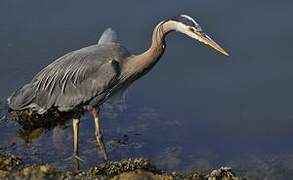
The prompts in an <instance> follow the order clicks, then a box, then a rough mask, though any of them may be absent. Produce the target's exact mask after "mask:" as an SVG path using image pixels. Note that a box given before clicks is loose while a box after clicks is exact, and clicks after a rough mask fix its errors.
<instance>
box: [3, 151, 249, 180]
mask: <svg viewBox="0 0 293 180" xmlns="http://www.w3.org/2000/svg"><path fill="white" fill-rule="evenodd" d="M0 178H1V179H32V180H39V179H113V180H118V179H119V180H132V179H133V180H141V179H142V180H144V179H153V180H161V179H162V180H165V179H166V180H169V179H170V180H172V179H192V180H244V179H246V178H241V177H237V176H236V175H235V174H234V173H233V171H232V169H231V168H228V167H221V168H220V169H217V170H213V171H212V172H211V173H209V174H202V173H199V172H193V173H190V174H187V175H183V174H180V173H177V172H164V171H163V170H160V169H158V168H156V167H155V166H153V165H152V164H151V163H150V161H149V160H146V159H128V160H123V161H108V162H105V163H100V164H97V165H96V166H94V167H91V168H90V169H88V170H85V171H76V172H73V171H61V170H58V169H57V168H56V167H54V166H52V165H50V164H34V165H29V164H24V163H23V162H22V159H21V158H20V157H17V156H15V155H12V154H0Z"/></svg>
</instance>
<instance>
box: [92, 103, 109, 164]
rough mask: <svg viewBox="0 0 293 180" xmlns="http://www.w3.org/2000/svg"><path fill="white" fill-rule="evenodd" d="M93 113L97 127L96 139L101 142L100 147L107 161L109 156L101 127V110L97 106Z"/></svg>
mask: <svg viewBox="0 0 293 180" xmlns="http://www.w3.org/2000/svg"><path fill="white" fill-rule="evenodd" d="M91 113H92V115H93V117H94V120H95V127H96V130H95V135H96V139H97V142H98V144H99V146H100V148H101V150H102V153H103V156H104V160H105V161H107V159H108V156H107V152H106V146H105V144H104V141H103V136H102V132H101V128H100V122H99V121H100V119H99V111H97V110H96V109H95V108H92V109H91Z"/></svg>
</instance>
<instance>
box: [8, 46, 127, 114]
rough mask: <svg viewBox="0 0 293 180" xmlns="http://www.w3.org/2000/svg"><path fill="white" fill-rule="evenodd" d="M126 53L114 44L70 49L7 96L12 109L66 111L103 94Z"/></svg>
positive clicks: (115, 74)
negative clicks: (54, 108) (27, 82)
mask: <svg viewBox="0 0 293 180" xmlns="http://www.w3.org/2000/svg"><path fill="white" fill-rule="evenodd" d="M127 56H129V53H128V52H127V51H126V50H125V49H123V48H121V47H119V46H117V45H112V46H108V45H94V46H90V47H87V48H83V49H81V50H78V51H73V52H70V53H68V54H66V55H64V56H63V57H61V58H59V59H57V60H56V61H54V62H53V63H51V64H50V65H48V66H47V67H46V68H44V69H43V70H42V71H40V72H39V73H38V74H37V75H36V76H35V77H34V78H33V79H32V81H31V83H29V84H27V85H25V86H24V87H23V88H22V89H20V90H19V91H18V92H16V93H15V94H14V95H12V97H10V98H9V101H10V107H12V109H25V108H35V109H36V110H37V111H38V112H39V113H43V112H46V110H48V109H50V108H51V107H57V108H58V109H59V110H62V111H67V110H71V109H73V108H74V107H76V106H78V105H82V104H86V103H87V102H89V101H90V100H91V99H93V98H94V97H96V96H98V95H99V94H102V93H104V92H105V91H107V89H108V88H109V87H110V86H111V84H112V83H113V82H114V81H115V79H116V77H117V76H118V75H119V73H120V66H119V60H120V59H121V58H126V57H127Z"/></svg>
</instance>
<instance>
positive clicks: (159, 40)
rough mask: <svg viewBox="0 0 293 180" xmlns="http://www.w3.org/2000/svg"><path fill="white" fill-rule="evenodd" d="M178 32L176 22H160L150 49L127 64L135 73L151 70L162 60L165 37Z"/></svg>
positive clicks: (154, 32)
mask: <svg viewBox="0 0 293 180" xmlns="http://www.w3.org/2000/svg"><path fill="white" fill-rule="evenodd" d="M174 30H176V22H174V21H172V20H167V21H162V22H160V23H159V24H158V25H157V26H156V27H155V29H154V31H153V35H152V44H151V46H150V48H149V49H148V50H147V51H145V52H144V53H142V54H139V55H137V56H135V57H133V59H132V60H131V61H130V62H129V63H127V64H128V68H130V69H131V70H132V72H133V73H135V72H137V73H139V72H143V71H147V70H149V69H150V68H151V67H153V65H155V63H156V62H158V60H159V59H160V57H161V56H162V54H163V52H164V48H165V36H166V34H168V33H169V32H171V31H174Z"/></svg>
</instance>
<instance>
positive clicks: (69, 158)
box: [65, 153, 84, 162]
mask: <svg viewBox="0 0 293 180" xmlns="http://www.w3.org/2000/svg"><path fill="white" fill-rule="evenodd" d="M74 159H75V160H78V161H81V162H84V160H83V159H81V158H80V157H79V156H78V155H77V154H75V153H74V154H73V155H72V156H70V157H68V158H66V159H65V161H69V160H74Z"/></svg>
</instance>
